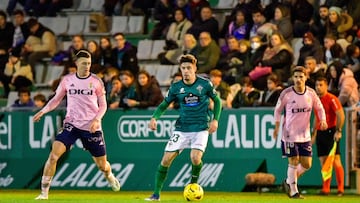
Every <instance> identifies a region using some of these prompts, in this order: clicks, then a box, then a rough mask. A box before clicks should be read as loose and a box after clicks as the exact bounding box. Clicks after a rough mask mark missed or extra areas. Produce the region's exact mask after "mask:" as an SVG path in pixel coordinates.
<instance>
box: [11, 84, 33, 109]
mask: <svg viewBox="0 0 360 203" xmlns="http://www.w3.org/2000/svg"><path fill="white" fill-rule="evenodd" d="M34 106H35V105H34V102H33V100H32V99H31V97H30V90H29V89H28V88H21V89H19V90H18V99H16V100H15V102H14V104H12V105H11V107H34Z"/></svg>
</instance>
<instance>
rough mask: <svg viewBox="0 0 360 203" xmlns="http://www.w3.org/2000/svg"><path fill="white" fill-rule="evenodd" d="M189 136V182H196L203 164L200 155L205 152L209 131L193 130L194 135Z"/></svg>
mask: <svg viewBox="0 0 360 203" xmlns="http://www.w3.org/2000/svg"><path fill="white" fill-rule="evenodd" d="M189 136H191V137H190V139H191V153H190V159H191V163H192V170H191V181H190V182H191V183H197V181H198V179H199V176H200V171H201V168H202V166H203V163H202V157H203V154H204V152H205V149H206V146H207V142H208V139H209V132H208V131H207V130H204V131H200V132H195V133H194V135H191V134H190V135H189Z"/></svg>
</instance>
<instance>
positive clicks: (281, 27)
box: [270, 5, 293, 44]
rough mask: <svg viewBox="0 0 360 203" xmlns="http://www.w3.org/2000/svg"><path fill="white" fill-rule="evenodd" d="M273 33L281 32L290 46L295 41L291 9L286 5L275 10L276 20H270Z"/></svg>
mask: <svg viewBox="0 0 360 203" xmlns="http://www.w3.org/2000/svg"><path fill="white" fill-rule="evenodd" d="M270 23H272V24H273V26H272V29H273V31H277V32H279V33H280V34H281V35H282V36H283V37H284V39H285V40H286V41H287V42H288V43H289V44H290V43H291V40H292V39H293V25H292V23H291V16H290V9H289V8H288V7H287V6H285V5H278V6H277V7H276V8H275V13H274V18H273V19H271V20H270Z"/></svg>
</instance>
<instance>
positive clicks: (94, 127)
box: [90, 119, 100, 133]
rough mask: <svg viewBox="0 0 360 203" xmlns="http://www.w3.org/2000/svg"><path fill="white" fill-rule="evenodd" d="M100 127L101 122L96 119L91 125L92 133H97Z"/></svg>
mask: <svg viewBox="0 0 360 203" xmlns="http://www.w3.org/2000/svg"><path fill="white" fill-rule="evenodd" d="M99 127H100V121H99V120H98V119H94V120H92V121H91V123H90V132H91V133H95V132H96V131H97V130H98V129H99Z"/></svg>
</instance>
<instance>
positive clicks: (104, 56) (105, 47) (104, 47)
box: [100, 36, 112, 68]
mask: <svg viewBox="0 0 360 203" xmlns="http://www.w3.org/2000/svg"><path fill="white" fill-rule="evenodd" d="M111 50H112V45H111V40H110V38H109V37H105V36H103V37H101V38H100V57H101V58H100V65H101V66H104V67H105V68H107V67H109V66H111Z"/></svg>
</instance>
